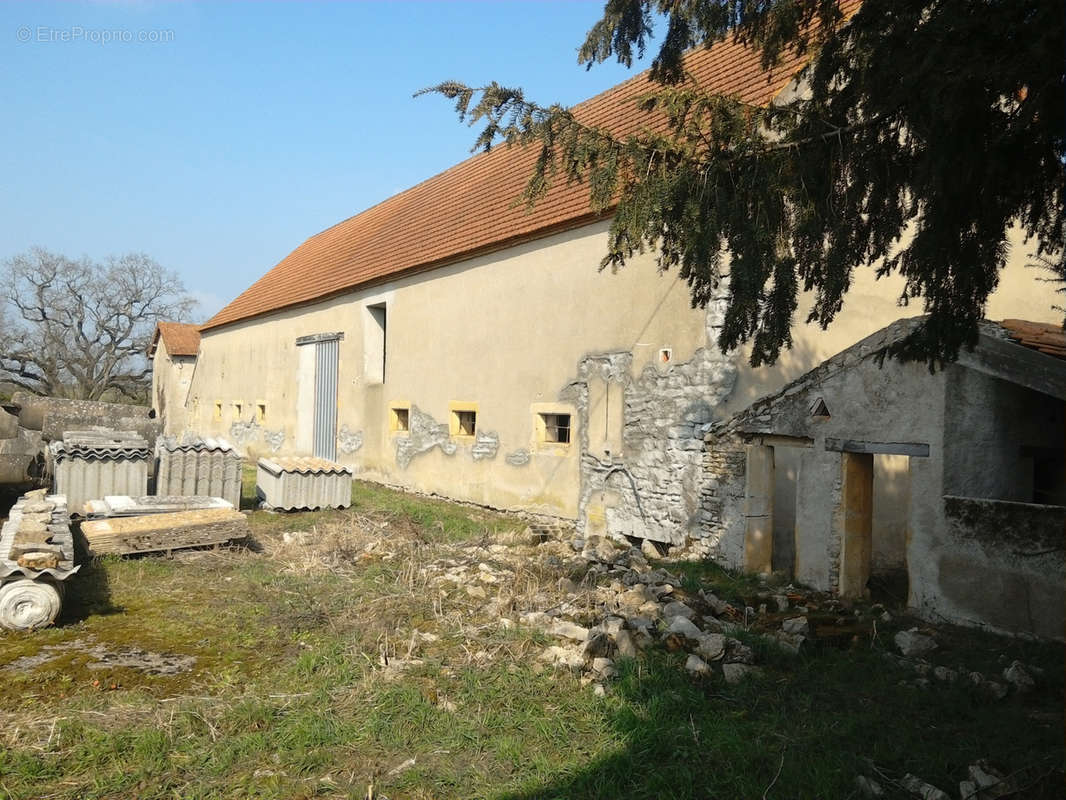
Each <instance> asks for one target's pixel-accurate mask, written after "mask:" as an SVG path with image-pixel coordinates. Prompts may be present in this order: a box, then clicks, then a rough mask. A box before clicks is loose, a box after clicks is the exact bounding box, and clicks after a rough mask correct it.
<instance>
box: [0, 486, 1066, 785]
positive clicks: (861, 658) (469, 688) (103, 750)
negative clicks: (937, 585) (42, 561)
mask: <svg viewBox="0 0 1066 800" xmlns="http://www.w3.org/2000/svg"><path fill="white" fill-rule="evenodd" d="M355 497H356V501H357V502H356V504H355V506H354V507H353V508H352V509H351V510H350V511H347V512H328V513H319V514H268V513H265V512H255V513H253V514H252V515H251V524H252V527H253V530H254V533H255V541H254V542H252V543H251V546H250V547H248V548H243V549H236V550H232V551H226V550H223V551H218V552H214V551H204V552H192V553H186V554H182V555H181V556H179V557H175V558H173V559H166V558H162V557H150V558H139V559H128V560H120V559H108V560H104V561H98V562H95V563H94V564H92V565H91V566H90V568H88V569H86V572H85V574H84V575H82V576H79V578H78V580H77V581H75V582H74V583H73V584H72V585H71V596H70V599H69V601H68V603H67V605H66V611H65V612H64V617H63V619H62V620H61V624H60V625H59V626H58V627H56V628H53V629H50V630H46V631H40V632H37V633H35V634H32V635H19V634H3V635H0V670H2V669H3V667H4V666H5V665H9V664H11V663H12V662H14V661H16V659H20V658H29V659H31V660H32V659H36V658H37V657H39V656H41V655H42V654H44V655H48V656H55V657H54V658H51V659H50V660H47V661H41V662H40V663H36V665H35V666H27V667H25V668H20V669H18V670H15V671H10V670H9V671H7V672H3V671H0V700H2V701H3V702H2V703H0V797H3V798H70V799H71V800H73V798H79V799H80V798H127V797H138V798H174V797H181V798H193V799H195V798H235V797H241V798H245V797H254V798H277V799H278V800H281V799H282V798H285V799H286V800H287V799H288V798H311V797H323V798H363V797H365V796H366V792H367V787H368V785H371V784H372V785H373V786H374V787H375V788H374V791H375V796H382V795H387V796H388V797H390V798H392V800H398V798H469V797H491V798H512V799H513V800H519V799H521V800H532V798H616V797H646V798H666V797H671V798H672V797H678V798H686V797H712V798H713V797H721V798H746V797H762V796H763V795H764V793H765V794H766V796H767V797H777V798H805V797H847V796H848V795H849V794H851V793H852V792H853V790H854V784H853V781H854V777H855V776H856V775H857V774H869V772H868V770H869V764H870V763H873V764H876V766H877V768H878V769H879V770H881V771H882V772H883V773H884V775H885V776H887V778H886V780H885V781H884V782H885V784H886V786H888V787H889V788H892V784H891V783H890V781H891V780H892V779H893V777H896V778H898V777H900V776H901V775H902V774H903V773H904V772H914V773H916V774H920V775H922V776H923V777H924V778H925V779H926V780H929V781H931V782H933V783H935V784H937V785H940V786H942V787H944V788H952V787H953V785H954V782H955V781H957V780H958V779H959V777H960V775H963V774H964V773H965V769H966V766H967V765H968V764H969V763H972V762H973V761H974V760H976V759H978V758H988V759H990V760H992V761H993V762H996V763H998V764H1000V765H1001V766H1002V767H1003V768H1006V769H1019V768H1020V769H1031V770H1032V780H1034V781H1035V782H1034V783H1033V784H1032V786H1031V787H1030V788H1029V789H1028V796H1034V797H1040V796H1046V797H1052V796H1057V794H1058V792H1057V790H1058V789H1059V786H1060V784H1059V781H1060V779H1059V778H1057V777H1056V776H1058V775H1059V774H1060V772H1061V769H1062V758H1063V751H1062V736H1061V731H1062V678H1061V669H1059V667H1061V663H1062V650H1061V648H1059V647H1053V646H1048V645H1039V644H1036V643H1027V642H1022V641H1006V640H1002V639H998V638H996V637H988V636H981V635H977V634H973V633H971V632H961V631H954V632H950V631H949V632H945V633H944V634H943V635H942V641H943V643H944V647H943V649H942V651H938V652H937V653H936V654H935V655H936V657H937V658H938V659H941V660H943V661H944V663H947V664H952V665H958V663H959V662H966V663H967V664H971V665H978V664H980V665H983V666H982V667H977V666H972V667H971V668H985V669H996V668H1000V667H999V665H1000V664H1001V662H1000V660H999V659H1000V658H1003V657H1007V658H1023V659H1025V660H1026V661H1027V663H1031V664H1034V665H1037V666H1044V667H1045V669H1046V670H1047V672H1046V679H1045V683H1044V686H1043V688H1042V690H1041V691H1040V692H1038V693H1035V694H1031V695H1027V696H1018V697H1011V698H1009V699H1008V700H1006V701H1003V702H1001V703H996V704H992V703H989V702H988V701H987V699H986V698H985V697H984V696H983V695H979V694H978V693H976V692H975V691H971V690H970V689H968V688H966V687H965V686H963V685H961V684H960V685H958V686H944V687H938V688H935V689H928V690H921V689H918V688H916V687H915V686H914V685H913V682H908V681H907V679H908V678H910V677H911V676H910V675H909V674H906V673H903V672H902V671H901V670H900V669H899V668H898V667H897V666H896V665H894V664H892V663H890V662H888V661H886V660H885V659H884V658H883V656H882V655H881V652H880V650H881V646H882V644H881V643H880V642H881V641H891V632H890V631H884V632H883V634H882V636H881V640H880V641H872V640H871V639H870V638H869V637H867V638H866V639H864V640H863V641H862V643H861V646H852V647H850V648H848V649H836V648H832V647H826V648H822V649H819V650H816V651H814V652H812V653H809V654H805V655H801V656H791V655H789V654H787V653H785V652H783V651H782V650H780V649H778V648H776V647H774V646H772V645H770V644H768V643H767V641H766V640H765V639H763V638H762V637H758V636H755V635H754V634H750V635H742V638H744V639H745V640H746V641H747V642H748V643H749V644H750V645H751V646H752V647H753V648H754V649H755V650H756V652H757V654H758V656H759V660H760V663H761V664H762V665H763V666H764V668H765V670H766V672H765V677H763V678H762V679H759V680H753V681H747V682H744V683H741V684H739V685H736V686H728V685H725V684H723V683H720V682H717V681H697V680H692V679H691V678H689V677H688V675H687V674H686V673H685V671H684V669H683V668H682V663H683V658H682V655H680V654H670V653H666V652H664V651H659V650H655V649H652V650H649V651H647V652H646V653H645V654H644V655H643V656H642V657H641V658H639V659H637V660H629V661H622V662H620V663H619V666H620V670H621V674H620V676H619V678H618V679H617V680H616V681H615V682H614V683H613V684H611V685H610V687H609V691H608V693H607V696H606V697H597V696H596V695H595V694H594V693H593V691H592V690H591V689H590V688H589V687H587V686H585V685H583V683H582V680H581V679H580V678H579V676H577V675H573V674H571V673H569V672H567V671H565V670H554V669H552V668H549V667H546V666H545V665H544V664H543V663H542V662H541V661H540V660H539V655H540V653H541V651H542V650H543V648H544V647H545V646H546V645H547V644H549V641H548V640H547V638H546V637H545V636H544V634H542V633H539V632H536V631H535V630H534V629H530V628H526V627H524V626H521V625H513V624H512V625H509V626H504V625H501V623H500V619H501V617H507V618H508V619H511V620H513V619H516V618H517V617H518V616H519V615H520V614H522V613H524V612H527V611H535V610H541V611H542V610H544V609H549V608H552V607H556V606H559V605H561V604H563V603H568V604H569V606H570V608H571V610H572V611H573V612H574V614H573V615H574V616H576V617H580V616H581V615H582V614H583V613H584V614H587V615H588V616H589V618H590V619H591V618H592V617H593V616H594V614H595V613H596V609H597V608H598V604H599V603H600V602H601V601H602V598H603V596H604V595H603V593H604V592H605V591H607V589H606V588H605V587H604V586H603V585H602V584H603V582H604V581H606V580H607V579H606V578H602V579H597V578H596V577H595V576H587V575H586V574H585V573H584V572H583V571H582V570H580V569H578V568H577V566H576V563H575V562H574V560H573V553H572V552H570V551H569V550H568V548H567V547H566V546H565V545H563V544H562V543H554V542H550V543H548V544H544V545H541V546H540V547H534V546H532V545H531V544H526V543H523V541H522V540H523V537H522V536H521V534H520V532H521V530H522V528H523V525H522V524H521V523H520V522H519V521H517V520H515V519H511V518H508V517H503V516H501V515H498V514H492V513H489V512H482V511H478V510H476V509H470V508H467V507H464V506H457V505H451V504H447V503H443V502H441V501H434V500H426V499H423V498H418V497H415V496H412V495H407V494H403V493H398V492H391V491H389V490H386V489H382V488H380V487H372V486H368V485H360V484H357V485H356V494H355ZM669 567H670V569H671V570H674V571H677V572H679V573H680V574H681V577H682V585H681V587H679V588H680V590H681V591H688V592H691V593H695V592H696V591H698V590H699V589H701V588H702V589H705V590H706V591H713V592H715V593H716V594H718V596H719V597H721V598H723V599H725V600H727V601H728V602H730V603H733V604H734V605H735V606H738V607H741V606H742V605H744V604H747V605H752V600H753V597H754V596H755V594H756V593H757V591H758V590H759V588H760V587H758V585H757V584H756V583H755V582H754V581H753V580H752V579H750V578H747V577H744V576H735V575H732V574H730V573H728V572H725V571H723V570H720V569H718V568H716V567H713V566H710V565H706V564H702V563H692V564H687V563H686V564H670V565H669ZM568 581H573V582H574V584H577V591H574V590H573V585H572V584H569V583H567V582H568ZM763 588H764V587H763ZM49 647H52V648H58V649H54V650H47V649H46V648H49ZM101 647H103V648H105V649H107V650H108V651H109V652H110V651H115V650H121V649H122V648H132V647H136V648H140V649H143V650H147V651H152V652H155V653H166V654H171V655H174V656H182V657H193V658H195V663H194V665H193V667H192V668H191V669H189V670H188V671H185V672H181V673H178V674H174V675H152V674H148V673H145V672H144V671H142V670H137V669H134V668H130V667H115V668H105V669H99V668H93V667H92V662H93V659H94V656H93V655H92V653H93V652H97V651H94V649H93V648H101ZM20 663H25V664H30V663H31V662H20ZM1025 775H1026V776H1027V778H1028V775H1029V773H1025ZM1041 775H1045V776H1050V777H1045V778H1044V779H1041V778H1040V776H1041ZM768 787H770V788H769V789H768Z"/></svg>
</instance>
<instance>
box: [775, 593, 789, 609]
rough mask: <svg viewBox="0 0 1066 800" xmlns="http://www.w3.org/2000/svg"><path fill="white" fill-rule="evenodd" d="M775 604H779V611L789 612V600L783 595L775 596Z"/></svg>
mask: <svg viewBox="0 0 1066 800" xmlns="http://www.w3.org/2000/svg"><path fill="white" fill-rule="evenodd" d="M774 602H775V603H777V610H778V611H788V598H787V597H785V595H783V594H775V595H774Z"/></svg>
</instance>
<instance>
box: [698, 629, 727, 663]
mask: <svg viewBox="0 0 1066 800" xmlns="http://www.w3.org/2000/svg"><path fill="white" fill-rule="evenodd" d="M697 641H699V645H698V646H697V648H696V652H698V653H699V654H700V655H701V656H703V657H704V658H705V659H707V660H708V661H717V660H718V659H720V658H722V657H723V656H724V655H725V644H726V638H725V636H723V635H722V634H720V633H704V634H701V635H700V636H698V637H697Z"/></svg>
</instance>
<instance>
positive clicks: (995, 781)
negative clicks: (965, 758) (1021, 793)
mask: <svg viewBox="0 0 1066 800" xmlns="http://www.w3.org/2000/svg"><path fill="white" fill-rule="evenodd" d="M968 771H969V773H970V781H972V782H973V784H974V785H975V787H976V788H977V790H978V791H980V792H981V795H980V796H981V800H996V798H999V797H1007V796H1008V795H1012V794H1014V787H1013V786H1012V785H1011V783H1010V782H1008V781H1007V780H1005V778H1004V776H1003V774H1002V773H1001V772H999V771H998V770H995V769H993V768H992V767H990V766H989V765H988V763H987V762H985V761H978V762H977V763H976V764H971V765H970V768H969V770H968Z"/></svg>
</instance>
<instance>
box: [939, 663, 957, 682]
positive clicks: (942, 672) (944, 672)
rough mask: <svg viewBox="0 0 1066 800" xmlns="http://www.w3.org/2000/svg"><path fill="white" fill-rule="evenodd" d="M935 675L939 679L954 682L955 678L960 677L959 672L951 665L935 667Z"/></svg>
mask: <svg viewBox="0 0 1066 800" xmlns="http://www.w3.org/2000/svg"><path fill="white" fill-rule="evenodd" d="M933 677H934V678H936V679H937V680H938V681H944V683H954V682H955V679H956V678H958V677H959V673H957V672H956V671H955V670H953V669H951V668H950V667H933Z"/></svg>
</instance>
